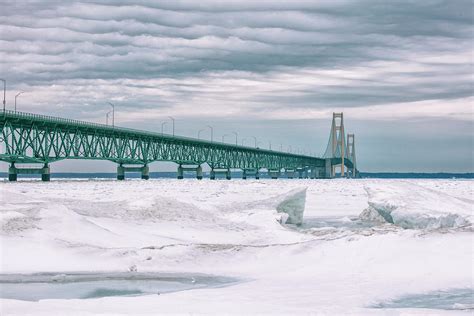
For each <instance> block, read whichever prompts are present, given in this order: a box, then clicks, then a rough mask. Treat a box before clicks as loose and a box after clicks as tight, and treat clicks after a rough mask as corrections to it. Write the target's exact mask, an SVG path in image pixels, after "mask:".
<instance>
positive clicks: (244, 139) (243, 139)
mask: <svg viewBox="0 0 474 316" xmlns="http://www.w3.org/2000/svg"><path fill="white" fill-rule="evenodd" d="M246 140H247V138H242V146H243V145H244V141H246Z"/></svg>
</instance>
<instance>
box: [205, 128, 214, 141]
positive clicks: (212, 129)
mask: <svg viewBox="0 0 474 316" xmlns="http://www.w3.org/2000/svg"><path fill="white" fill-rule="evenodd" d="M207 127H208V128H209V129H210V130H211V143H212V142H213V140H214V128H212V126H211V125H207Z"/></svg>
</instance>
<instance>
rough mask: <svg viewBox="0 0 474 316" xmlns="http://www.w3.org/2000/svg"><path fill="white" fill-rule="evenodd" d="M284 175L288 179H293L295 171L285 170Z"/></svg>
mask: <svg viewBox="0 0 474 316" xmlns="http://www.w3.org/2000/svg"><path fill="white" fill-rule="evenodd" d="M285 175H286V177H287V178H288V179H293V178H294V177H295V169H285Z"/></svg>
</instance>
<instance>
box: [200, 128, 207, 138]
mask: <svg viewBox="0 0 474 316" xmlns="http://www.w3.org/2000/svg"><path fill="white" fill-rule="evenodd" d="M205 130H206V129H200V130H199V131H198V139H201V133H202V132H204V131H205Z"/></svg>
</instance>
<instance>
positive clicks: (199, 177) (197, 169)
mask: <svg viewBox="0 0 474 316" xmlns="http://www.w3.org/2000/svg"><path fill="white" fill-rule="evenodd" d="M196 179H198V180H202V167H201V165H199V167H197V168H196Z"/></svg>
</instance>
